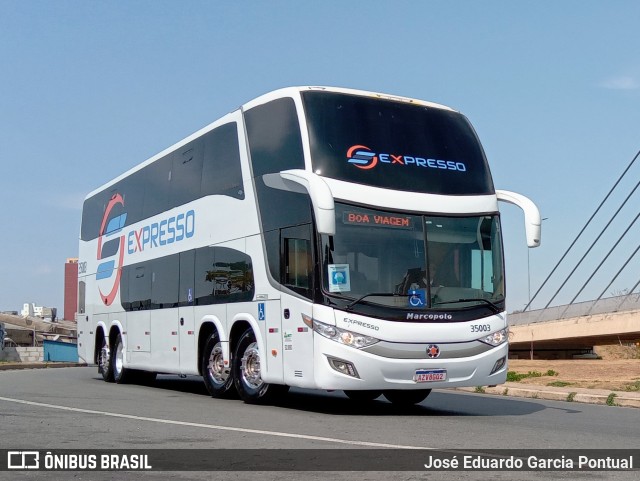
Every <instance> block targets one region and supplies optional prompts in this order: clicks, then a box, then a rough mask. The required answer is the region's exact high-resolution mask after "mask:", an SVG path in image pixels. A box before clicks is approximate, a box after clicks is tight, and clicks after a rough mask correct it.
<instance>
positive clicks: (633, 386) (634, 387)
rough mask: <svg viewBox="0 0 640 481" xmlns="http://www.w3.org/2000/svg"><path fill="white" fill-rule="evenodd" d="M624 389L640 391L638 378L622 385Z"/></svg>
mask: <svg viewBox="0 0 640 481" xmlns="http://www.w3.org/2000/svg"><path fill="white" fill-rule="evenodd" d="M624 390H625V391H627V392H636V391H640V380H638V381H636V382H634V383H633V384H627V385H626V386H625V387H624Z"/></svg>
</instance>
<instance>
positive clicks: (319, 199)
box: [262, 169, 336, 235]
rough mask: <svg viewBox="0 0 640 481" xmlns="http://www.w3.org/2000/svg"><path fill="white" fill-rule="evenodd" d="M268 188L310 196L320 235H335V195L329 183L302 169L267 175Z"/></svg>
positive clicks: (264, 178) (265, 178) (266, 183)
mask: <svg viewBox="0 0 640 481" xmlns="http://www.w3.org/2000/svg"><path fill="white" fill-rule="evenodd" d="M262 179H263V180H264V183H265V185H266V186H267V187H271V188H273V189H281V190H287V191H289V192H298V193H301V194H308V195H309V197H310V198H311V205H312V206H313V214H314V216H315V218H316V227H317V229H318V233H320V234H326V235H335V233H336V214H335V204H334V202H333V194H332V193H331V189H330V188H329V186H328V185H327V183H326V182H325V181H324V180H323V179H322V177H320V176H319V175H317V174H314V173H313V172H307V171H306V170H301V169H291V170H283V171H282V172H280V173H279V174H265V175H264V176H263V177H262Z"/></svg>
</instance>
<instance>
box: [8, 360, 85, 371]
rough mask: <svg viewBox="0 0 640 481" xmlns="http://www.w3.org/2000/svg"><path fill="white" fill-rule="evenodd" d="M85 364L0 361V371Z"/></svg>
mask: <svg viewBox="0 0 640 481" xmlns="http://www.w3.org/2000/svg"><path fill="white" fill-rule="evenodd" d="M85 366H86V364H84V363H79V362H54V361H47V362H45V361H42V362H0V371H14V370H21V369H50V368H56V367H85Z"/></svg>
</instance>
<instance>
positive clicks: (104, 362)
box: [98, 337, 114, 382]
mask: <svg viewBox="0 0 640 481" xmlns="http://www.w3.org/2000/svg"><path fill="white" fill-rule="evenodd" d="M98 373H100V374H102V379H104V380H105V381H106V382H113V381H114V379H113V369H112V368H111V351H110V350H109V346H108V345H107V339H106V338H105V337H103V338H102V346H100V352H99V353H98Z"/></svg>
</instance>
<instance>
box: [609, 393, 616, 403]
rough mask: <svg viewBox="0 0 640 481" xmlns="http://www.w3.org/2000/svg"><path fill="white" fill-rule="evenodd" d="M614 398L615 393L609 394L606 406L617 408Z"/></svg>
mask: <svg viewBox="0 0 640 481" xmlns="http://www.w3.org/2000/svg"><path fill="white" fill-rule="evenodd" d="M615 398H616V393H614V392H612V393H611V394H609V396H608V397H607V406H617V404H616V402H615Z"/></svg>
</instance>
